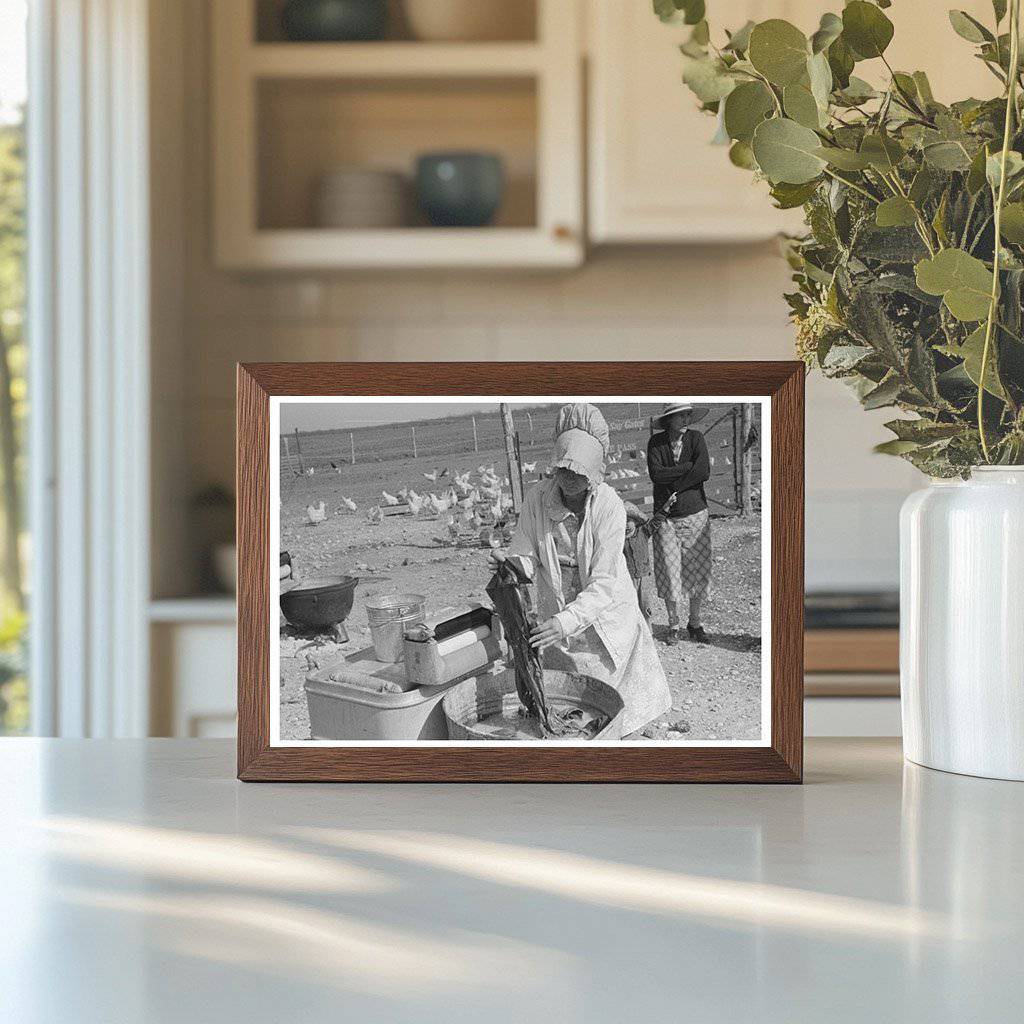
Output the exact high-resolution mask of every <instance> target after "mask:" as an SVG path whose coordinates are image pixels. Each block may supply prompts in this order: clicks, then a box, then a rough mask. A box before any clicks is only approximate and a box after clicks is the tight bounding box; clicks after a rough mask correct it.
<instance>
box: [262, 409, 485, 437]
mask: <svg viewBox="0 0 1024 1024" xmlns="http://www.w3.org/2000/svg"><path fill="white" fill-rule="evenodd" d="M497 410H498V403H497V402H481V403H478V404H474V403H472V402H315V403H314V402H307V403H295V402H282V403H281V420H280V425H281V433H282V434H290V433H292V431H294V430H295V428H296V427H298V428H299V430H303V431H305V430H342V429H351V428H353V427H372V426H377V425H379V424H381V423H408V422H409V421H410V420H433V419H439V418H440V417H442V416H459V415H461V414H463V413H467V412H497Z"/></svg>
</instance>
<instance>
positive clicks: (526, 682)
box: [487, 559, 552, 733]
mask: <svg viewBox="0 0 1024 1024" xmlns="http://www.w3.org/2000/svg"><path fill="white" fill-rule="evenodd" d="M487 596H488V597H489V598H490V599H491V600H492V601H493V602H494V610H495V611H496V612H497V613H498V618H499V619H501V624H502V626H503V627H504V630H505V642H506V643H507V644H508V652H509V656H510V657H511V659H512V666H513V669H514V671H515V680H516V691H517V692H518V694H519V700H520V702H521V703H522V705H523V707H524V708H525V709H526V713H527V714H528V715H531V716H533V717H535V718H537V719H538V720H539V721H540V723H541V725H542V726H543V727H544V731H545V732H546V733H551V731H552V729H551V724H550V719H549V716H548V705H547V701H546V700H545V699H544V669H543V668H542V667H541V663H540V654H539V652H538V651H537V649H536V648H535V647H531V646H530V632H531V630H533V629H534V628H535V627H536V625H537V616H536V611H535V608H534V599H533V590H532V580H531V579H530V577H529V576H528V575H527V573H526V572H525V571H524V570H523V569H522V568H521V566H519V565H517V564H516V562H515V561H514V560H513V559H506V560H505V561H504V562H502V563H501V565H499V566H498V569H497V571H496V572H495V574H494V575H493V576H492V577H491V582H490V583H488V584H487Z"/></svg>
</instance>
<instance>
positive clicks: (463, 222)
mask: <svg viewBox="0 0 1024 1024" xmlns="http://www.w3.org/2000/svg"><path fill="white" fill-rule="evenodd" d="M504 193H505V167H504V164H503V162H502V159H501V157H500V156H497V155H496V154H494V153H468V152H465V153H460V152H450V153H424V154H423V155H422V156H421V157H420V158H419V159H418V160H417V161H416V196H417V198H418V200H419V204H420V206H421V207H422V209H423V212H424V213H425V214H426V215H427V218H428V219H429V221H430V223H431V224H433V225H434V226H435V227H443V228H449V227H458V228H479V227H483V226H485V225H486V224H490V223H491V221H492V220H493V219H494V215H495V214H496V213H497V212H498V207H499V206H500V205H501V200H502V197H503V195H504Z"/></svg>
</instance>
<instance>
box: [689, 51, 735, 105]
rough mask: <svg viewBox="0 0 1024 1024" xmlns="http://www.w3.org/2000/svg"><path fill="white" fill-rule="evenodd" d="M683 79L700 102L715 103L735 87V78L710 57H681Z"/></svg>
mask: <svg viewBox="0 0 1024 1024" xmlns="http://www.w3.org/2000/svg"><path fill="white" fill-rule="evenodd" d="M683 81H684V82H685V83H686V84H687V85H688V86H689V87H690V91H691V92H692V93H693V94H694V96H696V97H697V99H699V100H700V101H701V103H717V102H718V101H719V100H723V99H725V97H726V96H728V95H729V93H731V92H732V90H733V89H734V88H735V87H736V79H735V78H733V77H732V76H731V75H729V74H728V72H727V71H726V69H725V67H724V66H723V65H722V63H721V62H720V61H718V60H716V59H712V58H710V57H687V56H684V57H683Z"/></svg>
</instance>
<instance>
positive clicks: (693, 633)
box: [686, 626, 708, 644]
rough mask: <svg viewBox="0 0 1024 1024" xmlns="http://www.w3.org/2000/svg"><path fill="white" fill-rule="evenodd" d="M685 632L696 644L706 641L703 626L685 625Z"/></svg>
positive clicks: (706, 636)
mask: <svg viewBox="0 0 1024 1024" xmlns="http://www.w3.org/2000/svg"><path fill="white" fill-rule="evenodd" d="M686 632H687V633H689V634H690V639H691V640H692V641H693V642H694V643H696V644H706V643H707V642H708V635H707V633H705V632H704V627H703V626H687V627H686Z"/></svg>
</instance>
